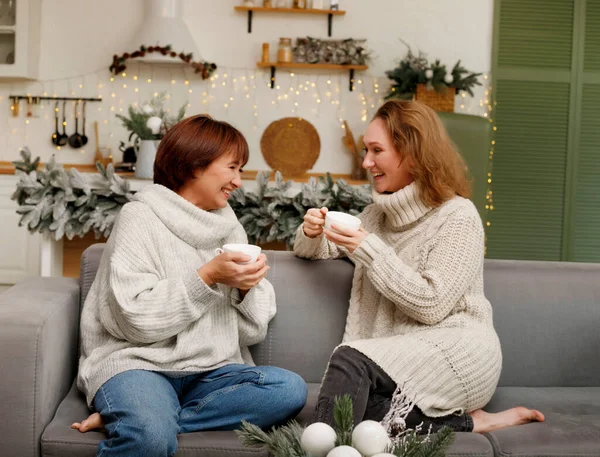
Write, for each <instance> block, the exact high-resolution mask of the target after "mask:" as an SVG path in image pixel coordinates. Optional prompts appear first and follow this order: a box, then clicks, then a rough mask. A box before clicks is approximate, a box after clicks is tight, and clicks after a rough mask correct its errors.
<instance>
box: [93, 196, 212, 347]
mask: <svg viewBox="0 0 600 457" xmlns="http://www.w3.org/2000/svg"><path fill="white" fill-rule="evenodd" d="M128 206H129V208H128ZM135 206H136V205H125V206H124V207H123V209H122V210H121V213H120V214H119V220H118V223H117V224H115V229H114V230H115V233H113V236H114V240H113V241H112V244H113V246H112V253H111V256H110V260H109V263H108V270H109V271H108V274H107V275H106V277H107V278H108V284H106V285H105V287H108V288H109V290H110V293H109V294H107V295H108V299H107V303H105V304H104V306H101V308H102V309H101V310H100V319H101V321H102V324H103V325H104V327H105V328H106V329H107V331H108V332H110V333H111V334H112V335H113V336H115V337H117V338H120V339H125V340H127V341H130V342H132V343H145V344H149V343H155V342H157V341H161V340H165V339H167V338H170V337H172V336H175V335H177V334H178V333H180V332H181V331H183V330H184V329H185V328H186V327H188V326H189V325H190V323H191V322H193V321H196V320H198V319H199V318H200V317H201V316H202V315H203V314H204V313H205V312H206V311H207V310H208V309H209V308H210V307H212V306H213V305H215V304H216V303H218V302H219V301H221V300H222V299H223V294H222V293H221V291H220V290H219V289H218V287H216V286H215V287H209V286H208V285H206V283H204V281H202V279H201V278H200V277H199V276H198V274H197V272H196V271H195V270H194V271H189V272H187V273H185V274H183V275H182V276H180V277H170V278H164V277H161V275H160V274H159V271H158V266H157V265H155V263H154V261H155V259H156V257H157V256H156V255H154V254H153V252H152V250H151V246H153V245H154V243H160V240H157V239H155V238H154V237H156V236H158V234H153V231H152V224H153V223H156V222H153V219H152V218H151V217H147V216H148V215H141V214H137V212H138V211H137V210H136V209H135ZM140 221H144V222H143V224H145V225H144V226H143V227H141V225H142V224H140Z"/></svg>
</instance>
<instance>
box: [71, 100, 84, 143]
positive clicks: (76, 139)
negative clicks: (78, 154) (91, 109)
mask: <svg viewBox="0 0 600 457" xmlns="http://www.w3.org/2000/svg"><path fill="white" fill-rule="evenodd" d="M78 105H79V100H77V101H76V102H75V104H74V106H75V111H74V115H73V117H74V118H75V133H73V134H72V135H71V136H70V137H69V146H71V147H72V148H73V149H79V148H80V147H81V146H82V144H81V135H80V134H79V117H78V116H77V106H78Z"/></svg>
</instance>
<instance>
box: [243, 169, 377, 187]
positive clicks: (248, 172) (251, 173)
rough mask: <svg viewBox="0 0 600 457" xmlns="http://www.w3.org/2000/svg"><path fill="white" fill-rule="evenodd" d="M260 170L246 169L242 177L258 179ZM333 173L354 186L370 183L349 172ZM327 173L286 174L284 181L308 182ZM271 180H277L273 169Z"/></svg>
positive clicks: (334, 177)
mask: <svg viewBox="0 0 600 457" xmlns="http://www.w3.org/2000/svg"><path fill="white" fill-rule="evenodd" d="M258 173H259V172H258V171H257V170H244V172H243V173H242V179H243V180H246V181H253V180H255V179H256V176H257V175H258ZM329 174H330V175H331V177H332V178H333V180H334V181H337V180H338V179H343V180H344V181H346V183H347V184H350V185H352V186H359V185H363V184H369V181H368V180H366V179H365V180H356V179H352V178H351V176H350V175H349V174H344V173H329ZM325 176H326V173H303V174H301V175H299V176H284V177H283V179H284V181H288V180H290V179H291V180H292V181H294V182H302V183H305V182H308V180H309V179H310V178H319V177H323V178H324V177H325ZM269 181H275V172H274V171H273V170H271V174H270V176H269Z"/></svg>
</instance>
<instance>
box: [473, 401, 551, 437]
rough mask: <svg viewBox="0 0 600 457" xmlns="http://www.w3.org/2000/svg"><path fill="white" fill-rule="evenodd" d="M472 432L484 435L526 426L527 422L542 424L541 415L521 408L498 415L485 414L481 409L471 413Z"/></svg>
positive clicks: (536, 411) (542, 417) (533, 410)
mask: <svg viewBox="0 0 600 457" xmlns="http://www.w3.org/2000/svg"><path fill="white" fill-rule="evenodd" d="M470 414H471V417H472V418H473V432H474V433H486V432H491V431H492V430H498V429H501V428H505V427H513V426H515V425H522V424H527V423H529V422H544V420H545V418H544V415H543V414H542V413H540V412H539V411H538V410H536V409H527V408H525V407H523V406H517V407H516V408H511V409H507V410H505V411H501V412H499V413H486V412H485V411H484V410H482V409H478V410H477V411H473V412H472V413H470Z"/></svg>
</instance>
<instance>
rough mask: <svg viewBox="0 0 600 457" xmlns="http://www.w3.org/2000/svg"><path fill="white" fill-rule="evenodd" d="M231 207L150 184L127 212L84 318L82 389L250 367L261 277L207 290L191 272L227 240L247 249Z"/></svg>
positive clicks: (264, 314) (263, 296) (270, 296)
mask: <svg viewBox="0 0 600 457" xmlns="http://www.w3.org/2000/svg"><path fill="white" fill-rule="evenodd" d="M246 242H247V238H246V234H245V232H244V229H243V228H242V226H241V225H240V223H239V222H238V220H237V218H236V216H235V214H234V212H233V210H232V209H231V208H230V207H229V206H227V207H226V208H224V209H220V210H216V211H203V210H201V209H199V208H197V207H196V206H194V205H193V204H191V203H190V202H188V201H187V200H185V199H183V198H182V197H180V196H179V195H177V194H176V193H175V192H172V191H170V190H169V189H167V188H166V187H163V186H160V185H157V184H153V185H150V186H147V187H145V188H144V189H143V190H142V191H141V192H138V193H137V194H136V195H135V197H134V201H133V202H130V203H127V204H126V205H125V206H123V208H122V210H121V211H120V213H119V216H118V218H117V221H116V222H115V226H114V229H113V231H112V234H111V236H110V238H109V239H108V242H107V245H106V249H105V251H104V254H103V255H102V259H101V261H100V266H99V268H98V273H97V275H96V279H95V280H94V283H93V284H92V287H91V289H90V292H89V294H88V296H87V298H86V300H85V304H84V306H83V311H82V314H81V357H80V365H79V376H78V386H79V388H80V389H81V390H82V391H83V392H84V393H85V395H86V397H87V403H88V406H91V405H92V404H93V399H94V395H95V394H96V391H97V390H98V389H99V388H100V386H102V384H104V383H105V382H106V381H108V380H109V379H110V378H111V377H113V376H115V375H116V374H118V373H121V372H123V371H127V370H149V371H157V372H164V373H168V374H170V375H174V376H184V375H187V374H192V373H198V372H203V371H208V370H212V369H215V368H218V367H221V366H223V365H226V364H230V363H249V364H252V358H251V357H250V353H249V351H248V349H247V346H249V345H252V344H255V343H258V342H260V341H262V340H263V339H264V338H265V335H266V332H267V324H268V323H269V321H270V320H271V318H272V317H273V316H274V315H275V294H274V292H273V287H272V286H271V284H270V283H269V282H268V281H267V280H265V279H263V280H262V281H261V282H260V283H259V284H258V285H257V286H255V287H253V288H252V289H251V290H250V291H249V292H248V293H247V294H246V296H245V297H244V299H243V300H241V301H240V295H239V291H238V290H237V289H232V288H231V287H228V286H224V285H222V284H218V285H214V286H212V287H209V286H207V285H206V283H204V281H202V279H200V277H199V276H198V274H197V270H198V269H199V268H200V267H201V266H202V265H203V264H205V263H206V262H208V261H209V260H211V259H212V258H213V257H214V255H215V254H214V251H215V249H216V248H217V247H220V246H222V245H223V244H225V243H246Z"/></svg>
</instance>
